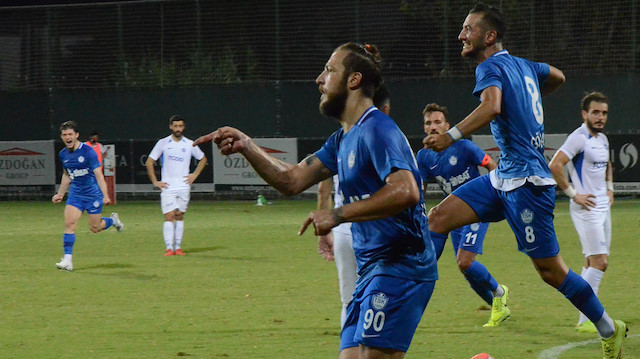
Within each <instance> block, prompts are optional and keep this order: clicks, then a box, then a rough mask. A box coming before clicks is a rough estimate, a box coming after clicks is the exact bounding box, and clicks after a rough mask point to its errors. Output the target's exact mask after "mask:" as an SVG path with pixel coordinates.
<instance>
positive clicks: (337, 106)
mask: <svg viewBox="0 0 640 359" xmlns="http://www.w3.org/2000/svg"><path fill="white" fill-rule="evenodd" d="M348 96H349V93H348V92H347V86H346V85H344V86H343V87H342V88H341V89H340V91H339V92H338V93H336V94H334V95H329V94H327V99H326V101H324V102H320V106H319V107H320V113H321V114H323V115H325V116H329V117H333V118H336V119H340V117H342V113H343V112H344V109H345V107H346V106H347V97H348Z"/></svg>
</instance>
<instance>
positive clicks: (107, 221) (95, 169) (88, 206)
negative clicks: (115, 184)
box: [51, 121, 124, 271]
mask: <svg viewBox="0 0 640 359" xmlns="http://www.w3.org/2000/svg"><path fill="white" fill-rule="evenodd" d="M79 136H80V133H79V132H78V125H77V124H76V123H75V122H74V121H67V122H64V123H63V124H62V125H61V126H60V138H62V141H63V142H64V146H65V148H63V149H62V150H61V151H60V153H59V157H60V162H62V169H63V171H62V178H61V179H60V187H59V189H58V192H57V193H56V194H55V195H53V197H52V198H51V201H52V202H53V203H54V204H56V203H60V202H62V199H63V198H64V195H65V193H66V192H67V190H69V196H68V198H67V205H66V206H65V208H64V235H63V236H62V242H63V248H64V256H63V258H62V260H61V261H60V262H59V263H56V267H58V269H62V270H66V271H72V270H73V261H72V254H73V245H74V243H75V242H76V235H75V231H76V226H77V225H78V221H79V220H80V217H81V216H82V213H83V212H84V211H87V213H88V214H89V229H90V230H91V232H93V233H97V232H100V231H103V230H105V229H107V228H109V227H111V226H113V227H114V228H116V229H117V230H118V232H122V230H123V229H124V225H123V224H122V222H121V221H120V218H119V217H118V214H117V213H115V212H114V213H112V214H111V217H102V216H101V214H102V205H103V204H108V203H110V202H111V200H110V199H109V193H108V192H107V184H106V182H105V181H104V176H103V174H102V167H101V164H100V161H99V160H98V155H96V152H95V151H94V150H93V148H91V147H90V146H87V145H86V144H84V143H82V142H80V141H78V137H79Z"/></svg>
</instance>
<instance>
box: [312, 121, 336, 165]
mask: <svg viewBox="0 0 640 359" xmlns="http://www.w3.org/2000/svg"><path fill="white" fill-rule="evenodd" d="M341 136H342V129H340V130H338V131H336V132H334V133H333V135H331V137H329V139H328V140H327V142H325V143H324V145H322V147H321V148H320V149H319V150H317V151H316V153H315V155H316V156H317V157H318V159H319V160H320V162H322V164H323V165H324V166H325V167H327V168H328V169H329V171H331V172H333V173H338V166H337V156H338V143H339V141H340V137H341Z"/></svg>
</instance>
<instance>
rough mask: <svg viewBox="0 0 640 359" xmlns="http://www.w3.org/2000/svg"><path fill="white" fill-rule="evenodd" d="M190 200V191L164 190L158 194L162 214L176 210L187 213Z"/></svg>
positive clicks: (186, 189) (184, 189) (188, 189)
mask: <svg viewBox="0 0 640 359" xmlns="http://www.w3.org/2000/svg"><path fill="white" fill-rule="evenodd" d="M190 198H191V189H190V188H188V187H187V188H183V189H171V188H164V189H162V192H160V205H161V206H162V214H167V213H169V212H171V211H174V210H176V209H177V210H178V211H180V212H182V213H185V212H186V211H187V206H189V199H190Z"/></svg>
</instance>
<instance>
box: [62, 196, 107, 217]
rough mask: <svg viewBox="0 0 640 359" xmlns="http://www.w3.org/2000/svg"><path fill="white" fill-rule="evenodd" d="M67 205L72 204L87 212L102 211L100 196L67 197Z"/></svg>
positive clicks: (96, 212)
mask: <svg viewBox="0 0 640 359" xmlns="http://www.w3.org/2000/svg"><path fill="white" fill-rule="evenodd" d="M67 206H73V207H76V208H77V209H79V210H80V212H84V211H85V210H86V211H87V213H89V214H100V213H102V198H80V197H68V198H67Z"/></svg>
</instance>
